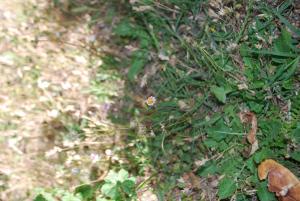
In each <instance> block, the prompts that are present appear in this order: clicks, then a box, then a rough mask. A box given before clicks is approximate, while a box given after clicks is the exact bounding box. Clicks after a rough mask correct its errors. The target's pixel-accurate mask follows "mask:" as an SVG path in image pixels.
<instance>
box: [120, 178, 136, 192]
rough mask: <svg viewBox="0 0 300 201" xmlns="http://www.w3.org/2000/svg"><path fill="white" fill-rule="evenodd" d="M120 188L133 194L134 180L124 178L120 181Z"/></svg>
mask: <svg viewBox="0 0 300 201" xmlns="http://www.w3.org/2000/svg"><path fill="white" fill-rule="evenodd" d="M122 189H123V191H124V192H125V193H127V194H128V195H133V194H134V193H135V182H133V181H131V180H125V181H124V182H123V183H122Z"/></svg>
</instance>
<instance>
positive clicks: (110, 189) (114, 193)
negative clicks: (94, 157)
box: [101, 183, 118, 199]
mask: <svg viewBox="0 0 300 201" xmlns="http://www.w3.org/2000/svg"><path fill="white" fill-rule="evenodd" d="M101 192H102V194H104V195H106V196H107V197H109V198H112V199H115V198H116V197H118V189H117V186H116V184H113V183H105V184H104V185H103V186H102V187H101Z"/></svg>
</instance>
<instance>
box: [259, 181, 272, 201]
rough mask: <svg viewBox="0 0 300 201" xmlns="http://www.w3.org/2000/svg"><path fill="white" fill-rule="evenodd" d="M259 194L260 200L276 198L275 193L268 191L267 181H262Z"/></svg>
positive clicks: (266, 200) (268, 200)
mask: <svg viewBox="0 0 300 201" xmlns="http://www.w3.org/2000/svg"><path fill="white" fill-rule="evenodd" d="M257 196H258V198H259V200H260V201H273V200H276V198H275V196H274V194H273V193H271V192H269V191H268V188H267V182H262V183H260V184H259V186H258V188H257Z"/></svg>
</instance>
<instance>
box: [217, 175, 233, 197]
mask: <svg viewBox="0 0 300 201" xmlns="http://www.w3.org/2000/svg"><path fill="white" fill-rule="evenodd" d="M235 190H236V182H235V181H234V180H233V179H231V178H227V177H225V178H223V179H222V180H221V182H220V183H219V189H218V196H219V198H220V199H225V198H229V197H230V196H232V195H233V194H234V192H235Z"/></svg>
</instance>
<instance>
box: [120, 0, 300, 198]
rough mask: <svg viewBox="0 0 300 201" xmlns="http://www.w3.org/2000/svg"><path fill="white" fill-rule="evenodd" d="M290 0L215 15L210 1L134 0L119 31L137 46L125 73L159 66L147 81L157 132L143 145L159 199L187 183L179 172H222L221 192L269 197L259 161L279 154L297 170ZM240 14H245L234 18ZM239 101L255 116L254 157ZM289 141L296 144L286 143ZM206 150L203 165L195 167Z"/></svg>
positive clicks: (137, 74)
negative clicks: (163, 57) (260, 177)
mask: <svg viewBox="0 0 300 201" xmlns="http://www.w3.org/2000/svg"><path fill="white" fill-rule="evenodd" d="M292 3H293V1H285V2H283V3H282V4H278V5H277V7H271V6H269V5H267V4H266V3H264V2H254V1H249V2H248V3H245V2H243V1H237V2H232V4H230V3H229V4H228V6H230V8H232V10H233V11H232V12H231V13H230V12H229V13H228V14H227V15H225V16H223V17H222V16H220V18H213V17H211V16H210V15H209V9H210V8H211V6H210V5H209V2H208V1H176V0H165V1H160V2H157V1H151V0H149V1H138V2H136V3H134V4H132V7H133V10H138V11H137V12H133V13H131V16H130V18H128V19H125V20H124V21H122V22H121V23H120V24H119V26H118V27H117V28H116V29H115V32H116V34H117V35H119V36H120V37H122V38H130V39H131V40H135V41H137V42H138V44H139V45H138V47H139V49H138V50H137V53H138V54H137V53H133V54H132V57H131V59H132V60H131V64H132V65H131V66H130V67H129V73H128V78H129V80H131V81H132V82H139V80H140V79H139V78H141V77H142V76H144V74H143V73H146V72H147V71H146V70H144V68H146V69H147V68H149V66H150V65H155V64H156V62H159V64H160V65H157V66H158V67H157V68H158V69H157V73H156V74H155V75H154V76H152V77H151V79H150V80H149V81H148V83H149V84H148V85H147V86H146V88H149V89H151V90H152V91H153V92H152V95H154V96H155V97H156V98H157V99H158V103H157V105H156V106H155V107H153V108H148V109H147V112H145V111H143V112H142V113H146V114H148V115H146V116H145V115H144V116H143V115H142V118H144V119H145V122H148V124H149V121H150V122H151V126H149V129H148V132H150V131H151V130H152V131H153V132H154V133H155V136H153V137H147V138H146V139H143V140H142V143H141V144H139V146H137V149H139V150H140V157H141V158H146V159H144V160H143V161H147V162H148V165H150V166H152V171H153V172H156V173H158V174H162V175H163V176H161V177H156V180H157V181H156V183H158V185H156V190H157V194H158V195H159V196H160V197H161V199H163V200H173V199H175V198H174V197H172V196H173V192H174V190H175V189H179V190H180V189H181V190H182V189H183V187H182V186H180V185H179V182H178V180H177V179H179V178H180V176H182V175H183V174H184V173H186V172H191V171H193V172H194V173H195V174H196V175H197V176H199V177H201V178H202V177H203V178H212V175H218V176H221V175H223V176H224V177H223V179H221V180H220V181H219V185H218V196H219V198H221V199H225V200H226V199H230V198H231V197H233V196H235V197H236V199H237V200H251V199H252V198H253V197H256V196H258V199H260V200H261V201H264V200H272V199H274V196H273V195H272V194H270V193H268V192H267V187H266V183H265V182H260V181H259V180H258V178H257V166H258V164H259V163H260V162H261V161H263V160H264V159H267V158H273V159H275V160H277V161H279V162H281V163H283V164H284V165H286V166H287V167H289V168H290V169H291V170H292V171H293V172H294V173H295V174H297V172H299V168H298V166H299V157H298V156H299V137H297V134H296V132H297V130H298V129H299V106H298V105H299V102H300V99H299V95H297V94H298V93H299V78H298V76H299V56H298V55H299V48H298V47H297V45H298V44H299V40H297V39H296V37H293V36H295V35H296V36H297V35H298V31H299V30H298V28H296V27H294V26H293V25H292V24H291V23H290V22H289V21H288V19H287V18H286V16H288V15H289V13H290V12H291V11H292ZM144 6H147V7H146V8H147V9H146V10H144V11H140V10H141V9H139V8H145V7H144ZM242 7H244V8H245V7H247V12H246V13H245V12H244V11H243V9H242ZM212 9H214V8H212ZM215 10H218V9H215ZM216 12H217V11H216ZM235 12H238V13H240V14H241V17H240V18H237V21H235V20H233V18H234V17H235V15H234V14H235ZM201 14H202V15H201ZM197 17H198V19H197ZM200 18H203V19H202V21H201V19H200ZM129 19H130V20H129ZM239 20H241V22H240V21H239ZM275 21H279V23H277V24H276V23H274V22H275ZM230 46H231V47H233V48H228V47H230ZM161 53H164V55H166V56H167V57H168V59H167V61H162V60H161V59H160V58H159V55H160V54H161ZM171 58H175V62H174V61H172V60H171ZM145 62H146V64H147V66H145V65H144V64H145ZM159 66H160V67H159ZM241 84H243V85H244V86H246V87H244V88H243V89H242V88H239V85H241ZM183 103H184V104H183ZM289 103H290V105H289ZM182 105H186V106H187V107H183V106H182ZM284 107H287V110H288V111H284ZM243 109H247V110H250V111H252V112H254V113H255V114H256V116H257V118H258V134H257V136H258V141H259V149H258V150H257V151H256V152H255V153H254V154H253V155H252V156H247V154H245V149H247V147H249V144H247V143H246V142H245V136H244V134H243V133H247V129H246V128H244V126H243V124H242V123H241V122H240V119H239V117H238V113H239V112H240V111H241V110H243ZM291 143H296V144H294V145H295V146H294V148H292V149H288V148H287V147H289V146H290V145H291ZM219 154H221V156H220V157H216V156H218V155H219ZM205 158H207V159H208V162H206V163H205V164H204V165H203V166H201V167H197V166H196V165H195V161H199V160H203V159H205ZM215 158H217V159H215ZM142 163H143V162H142ZM298 176H299V175H298ZM251 189H254V190H257V192H256V193H250V192H251V191H250V190H251ZM195 193H196V194H197V193H200V192H197V191H196V192H195ZM183 194H184V193H182V195H181V196H184V195H183ZM266 195H267V196H266ZM185 196H186V195H185ZM196 197H197V196H195V197H193V199H196ZM187 200H188V199H187Z"/></svg>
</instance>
